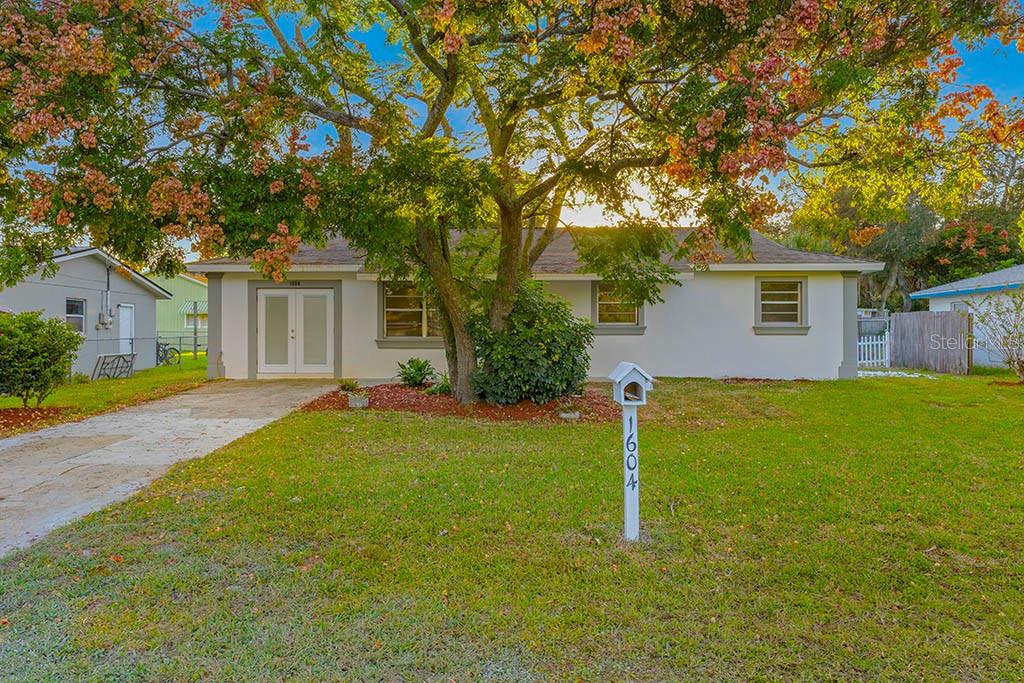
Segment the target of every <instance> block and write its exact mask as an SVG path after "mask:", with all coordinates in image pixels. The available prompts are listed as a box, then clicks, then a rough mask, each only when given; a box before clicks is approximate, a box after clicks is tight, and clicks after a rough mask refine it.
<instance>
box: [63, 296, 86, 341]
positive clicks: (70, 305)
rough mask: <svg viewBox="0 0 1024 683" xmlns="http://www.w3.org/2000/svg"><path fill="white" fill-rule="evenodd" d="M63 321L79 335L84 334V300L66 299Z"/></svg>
mask: <svg viewBox="0 0 1024 683" xmlns="http://www.w3.org/2000/svg"><path fill="white" fill-rule="evenodd" d="M64 320H65V321H67V324H68V325H71V327H73V328H75V330H76V331H77V332H79V333H81V334H85V299H66V300H65V302H64Z"/></svg>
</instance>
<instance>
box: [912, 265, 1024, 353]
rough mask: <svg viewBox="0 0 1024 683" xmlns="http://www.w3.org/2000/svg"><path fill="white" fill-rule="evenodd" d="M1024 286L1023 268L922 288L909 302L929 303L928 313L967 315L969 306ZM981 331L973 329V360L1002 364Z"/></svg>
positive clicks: (980, 303)
mask: <svg viewBox="0 0 1024 683" xmlns="http://www.w3.org/2000/svg"><path fill="white" fill-rule="evenodd" d="M1022 286H1024V265H1019V266H1010V267H1009V268H1003V269H1002V270H996V271H993V272H991V273H985V274H984V275H979V276H977V277H969V278H965V279H963V280H957V281H956V282H949V283H946V284H944V285H939V286H937V287H930V288H929V289H922V290H921V291H919V292H914V293H913V294H911V295H910V298H911V299H918V300H924V301H927V302H928V310H930V311H962V312H964V313H970V311H971V306H972V305H973V306H979V305H983V302H984V301H985V299H987V298H988V297H992V296H1006V294H1007V292H1010V291H1012V290H1015V289H1019V288H1020V287H1022ZM985 337H986V335H985V331H984V330H978V329H976V330H975V344H974V354H973V360H974V364H975V365H1002V364H1003V363H1002V359H1001V358H1000V357H999V354H998V353H997V352H995V351H993V350H992V345H991V344H989V343H988V341H987V339H986V338H985Z"/></svg>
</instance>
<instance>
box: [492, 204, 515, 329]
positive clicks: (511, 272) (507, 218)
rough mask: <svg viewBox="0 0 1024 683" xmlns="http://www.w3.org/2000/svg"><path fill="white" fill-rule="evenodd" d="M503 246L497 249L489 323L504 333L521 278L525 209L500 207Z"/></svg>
mask: <svg viewBox="0 0 1024 683" xmlns="http://www.w3.org/2000/svg"><path fill="white" fill-rule="evenodd" d="M499 215H500V225H501V246H500V247H499V249H498V269H497V273H496V277H495V280H494V296H493V298H492V299H491V309H490V313H489V316H488V317H489V320H490V325H491V329H492V330H494V331H495V332H501V331H502V330H504V329H505V320H506V319H507V318H508V314H509V313H511V312H512V306H513V305H514V304H515V301H516V290H517V289H518V288H519V280H520V278H521V277H522V271H521V270H520V258H521V254H522V250H523V210H522V209H521V208H519V207H507V206H502V207H499Z"/></svg>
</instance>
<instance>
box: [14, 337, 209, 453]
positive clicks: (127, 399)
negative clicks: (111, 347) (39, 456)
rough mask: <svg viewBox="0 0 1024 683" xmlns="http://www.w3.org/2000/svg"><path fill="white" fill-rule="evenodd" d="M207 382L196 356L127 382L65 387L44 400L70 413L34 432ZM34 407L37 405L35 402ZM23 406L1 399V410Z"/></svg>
mask: <svg viewBox="0 0 1024 683" xmlns="http://www.w3.org/2000/svg"><path fill="white" fill-rule="evenodd" d="M204 381H206V356H205V355H200V356H199V357H198V358H196V359H193V358H192V354H182V357H181V365H169V366H161V367H157V368H149V369H147V370H139V371H138V372H136V373H135V374H134V375H133V376H132V377H129V378H127V379H98V380H96V381H93V382H81V383H74V382H73V383H70V384H65V385H64V386H61V387H59V388H58V389H57V390H56V391H54V392H53V393H52V394H50V395H49V396H48V397H47V398H46V400H44V401H43V407H61V408H66V409H67V410H66V411H65V412H63V413H61V414H60V416H59V417H58V418H57V419H56V420H50V421H47V422H45V423H36V424H33V425H32V426H31V429H39V428H40V427H44V426H47V425H49V424H54V423H55V422H68V421H71V420H78V419H81V418H83V417H88V416H89V415H95V414H96V413H102V412H106V411H108V410H115V409H117V408H124V407H126V406H131V405H137V404H139V403H145V402H146V401H152V400H154V399H158V398H163V397H165V396H170V395H171V394H176V393H178V392H180V391H185V390H187V389H192V388H193V387H196V386H198V385H200V384H202V383H203V382H204ZM32 405H35V404H34V402H33V403H32ZM20 407H21V399H18V398H4V397H0V408H20ZM10 433H13V430H8V431H6V432H5V431H3V430H2V429H0V436H6V435H8V434H10Z"/></svg>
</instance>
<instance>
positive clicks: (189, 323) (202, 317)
mask: <svg viewBox="0 0 1024 683" xmlns="http://www.w3.org/2000/svg"><path fill="white" fill-rule="evenodd" d="M208 321H209V316H208V315H207V314H206V313H199V314H198V315H197V314H195V313H186V314H185V328H186V329H189V330H191V329H192V327H193V323H198V324H197V325H196V327H198V328H199V329H200V330H205V329H206V328H207V323H208Z"/></svg>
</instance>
